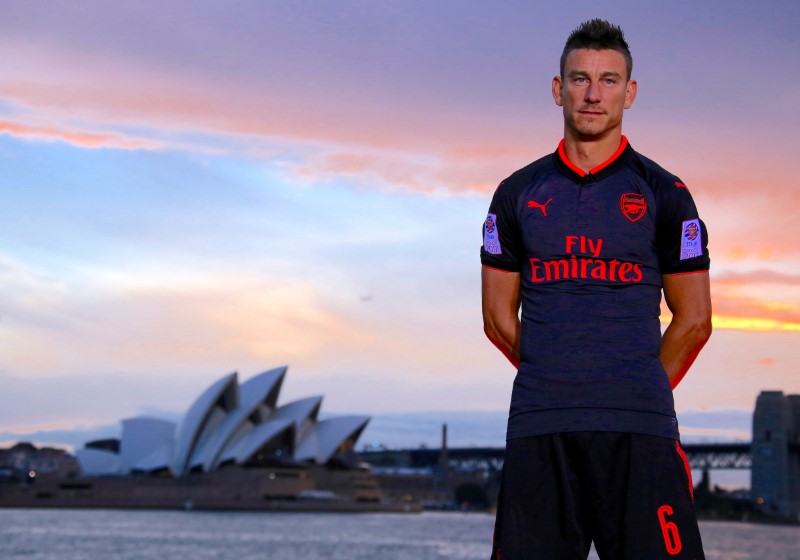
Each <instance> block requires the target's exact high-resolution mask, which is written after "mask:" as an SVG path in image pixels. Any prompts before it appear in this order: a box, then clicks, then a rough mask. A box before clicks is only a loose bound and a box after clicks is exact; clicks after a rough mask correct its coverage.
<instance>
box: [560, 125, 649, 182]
mask: <svg viewBox="0 0 800 560" xmlns="http://www.w3.org/2000/svg"><path fill="white" fill-rule="evenodd" d="M632 150H633V148H631V146H630V144H629V143H628V139H627V138H626V137H625V136H624V135H623V136H622V140H621V141H620V143H619V148H617V151H616V152H614V155H612V156H611V157H610V158H608V159H607V160H606V161H604V162H603V163H601V164H600V165H598V166H596V167H593V168H592V169H590V170H589V172H588V173H587V172H586V171H584V170H583V169H581V168H580V167H578V166H577V165H575V164H574V163H572V162H571V161H570V160H569V158H568V157H567V153H566V151H565V150H564V140H563V139H562V140H561V142H559V143H558V150H556V153H555V154H553V155H554V156H555V159H556V161H557V162H558V163H559V164H560V165H559V167H561V169H562V170H563V171H565V172H566V173H567V175H569V176H571V177H573V178H576V179H577V180H578V181H579V182H581V183H590V182H592V181H593V180H600V179H602V178H604V177H606V176H608V175H610V174H611V173H613V172H614V171H616V170H617V168H619V166H620V165H622V164H623V163H624V161H625V159H626V158H625V157H622V156H623V154H627V152H628V151H632Z"/></svg>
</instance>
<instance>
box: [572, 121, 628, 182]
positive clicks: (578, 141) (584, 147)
mask: <svg viewBox="0 0 800 560" xmlns="http://www.w3.org/2000/svg"><path fill="white" fill-rule="evenodd" d="M620 142H622V131H621V130H615V131H613V132H612V133H611V134H608V135H606V136H603V137H602V138H582V137H576V136H575V135H574V134H570V131H569V130H565V131H564V153H565V154H566V155H567V158H569V161H570V162H571V163H572V164H573V165H575V166H577V167H579V168H581V169H583V170H584V171H585V172H587V173H588V172H589V171H590V170H592V169H594V168H595V167H597V166H598V165H600V164H603V163H605V162H607V161H608V160H609V159H610V158H611V157H612V156H613V155H614V154H615V153H616V152H617V150H618V149H619V145H620Z"/></svg>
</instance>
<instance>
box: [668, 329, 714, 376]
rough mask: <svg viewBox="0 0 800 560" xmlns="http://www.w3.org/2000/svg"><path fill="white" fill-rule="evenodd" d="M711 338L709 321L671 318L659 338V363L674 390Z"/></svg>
mask: <svg viewBox="0 0 800 560" xmlns="http://www.w3.org/2000/svg"><path fill="white" fill-rule="evenodd" d="M710 336H711V321H710V320H709V321H682V320H680V319H676V318H675V317H673V320H672V322H671V323H670V324H669V326H668V327H667V330H666V331H665V332H664V336H663V337H662V338H661V363H662V364H664V369H665V370H666V372H667V376H668V377H669V382H670V386H671V387H672V388H673V389H674V388H675V387H677V386H678V383H680V382H681V379H683V376H684V375H686V372H687V371H689V368H690V367H691V365H692V364H693V363H694V361H695V359H696V358H697V355H698V354H700V350H702V349H703V346H705V344H706V342H707V341H708V338H709V337H710Z"/></svg>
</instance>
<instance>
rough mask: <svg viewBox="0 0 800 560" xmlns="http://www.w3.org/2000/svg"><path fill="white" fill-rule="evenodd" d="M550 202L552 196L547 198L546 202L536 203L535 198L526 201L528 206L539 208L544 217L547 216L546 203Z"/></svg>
mask: <svg viewBox="0 0 800 560" xmlns="http://www.w3.org/2000/svg"><path fill="white" fill-rule="evenodd" d="M551 202H553V199H552V198H551V199H549V200H548V201H547V202H545V203H544V204H539V203H538V202H536V201H535V200H529V201H528V208H538V209H539V210H541V211H542V216H545V217H547V205H548V204H550V203H551Z"/></svg>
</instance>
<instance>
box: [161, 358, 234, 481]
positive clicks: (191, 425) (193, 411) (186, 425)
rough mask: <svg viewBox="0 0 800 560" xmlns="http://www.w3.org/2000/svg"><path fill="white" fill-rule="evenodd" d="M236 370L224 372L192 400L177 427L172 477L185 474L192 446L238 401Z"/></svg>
mask: <svg viewBox="0 0 800 560" xmlns="http://www.w3.org/2000/svg"><path fill="white" fill-rule="evenodd" d="M238 397H239V386H238V385H237V384H236V372H234V373H231V374H229V375H226V376H225V377H223V378H222V379H220V380H219V381H217V382H216V383H214V384H213V385H211V387H209V388H208V389H206V390H205V391H204V392H203V393H202V394H201V395H200V396H199V397H197V399H196V400H195V401H194V403H192V406H191V407H190V408H189V410H188V412H187V413H186V415H185V416H184V417H183V420H182V421H181V424H180V427H179V428H178V434H177V437H176V439H175V450H174V455H173V460H172V465H171V467H170V468H171V470H172V472H173V474H174V475H175V476H182V475H183V474H185V473H186V470H187V465H188V463H189V459H190V458H191V456H192V454H193V453H194V450H195V448H197V447H202V445H203V444H204V443H205V441H206V440H208V438H209V437H210V436H211V434H212V433H213V430H214V428H216V427H218V426H219V425H220V424H221V423H222V421H223V420H224V419H225V416H226V415H227V412H229V411H231V410H233V409H235V408H236V407H237V405H238V402H239V398H238Z"/></svg>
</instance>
